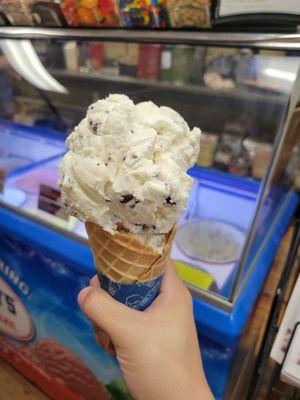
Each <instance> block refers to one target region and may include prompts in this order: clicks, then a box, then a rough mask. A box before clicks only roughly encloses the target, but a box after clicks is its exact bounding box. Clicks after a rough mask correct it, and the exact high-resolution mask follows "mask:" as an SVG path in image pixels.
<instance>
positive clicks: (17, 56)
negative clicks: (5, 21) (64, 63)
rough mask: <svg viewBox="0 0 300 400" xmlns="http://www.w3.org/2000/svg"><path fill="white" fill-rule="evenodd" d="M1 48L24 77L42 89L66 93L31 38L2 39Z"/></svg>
mask: <svg viewBox="0 0 300 400" xmlns="http://www.w3.org/2000/svg"><path fill="white" fill-rule="evenodd" d="M0 48H1V50H2V52H3V54H4V55H5V56H6V58H7V61H8V62H9V63H10V65H11V66H12V67H13V68H14V69H15V71H16V72H17V73H19V74H20V75H21V76H22V77H23V78H24V79H26V80H27V81H28V82H29V83H31V84H32V85H33V86H35V87H37V88H38V89H41V90H48V91H53V92H59V93H66V92H67V91H66V89H65V88H64V87H63V86H62V85H61V84H60V83H59V82H57V80H56V79H54V78H53V77H52V76H51V75H50V74H49V72H48V71H47V70H46V69H45V68H44V66H43V64H42V63H41V61H40V59H39V57H38V55H37V53H36V51H35V49H34V47H33V46H32V44H31V43H30V41H29V40H7V39H4V40H1V41H0Z"/></svg>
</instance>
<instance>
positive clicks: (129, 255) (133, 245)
mask: <svg viewBox="0 0 300 400" xmlns="http://www.w3.org/2000/svg"><path fill="white" fill-rule="evenodd" d="M85 227H86V231H87V234H88V237H89V242H90V246H91V249H92V252H93V255H94V263H95V266H96V268H97V270H98V271H99V272H100V273H102V274H104V275H106V276H107V277H108V278H109V279H110V280H112V281H114V282H119V283H123V284H134V283H143V282H147V281H150V280H153V279H156V278H158V277H159V276H161V275H162V274H163V272H164V271H165V268H166V258H167V256H168V253H169V252H170V249H171V246H172V241H173V238H174V235H175V231H176V229H175V226H174V227H173V229H172V230H171V231H170V232H169V234H168V238H167V241H166V244H165V247H164V250H163V253H162V254H159V253H158V252H157V251H155V250H154V249H153V248H152V247H151V246H148V245H147V244H144V243H142V242H140V241H139V240H138V239H136V237H134V236H132V235H130V234H126V233H115V234H114V235H111V234H110V233H108V232H106V231H105V230H104V229H102V228H101V227H100V226H98V225H95V224H93V223H91V222H86V224H85Z"/></svg>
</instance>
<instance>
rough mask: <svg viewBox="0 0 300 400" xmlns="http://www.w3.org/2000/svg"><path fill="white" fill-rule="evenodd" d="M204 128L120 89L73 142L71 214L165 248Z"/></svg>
mask: <svg viewBox="0 0 300 400" xmlns="http://www.w3.org/2000/svg"><path fill="white" fill-rule="evenodd" d="M199 142H200V130H199V128H193V129H192V130H190V129H189V127H188V125H187V123H186V122H185V121H184V119H183V118H182V117H181V116H180V115H179V114H178V113H177V112H176V111H174V110H172V109H171V108H169V107H158V106H156V105H155V104H153V103H152V102H143V103H139V104H134V103H133V102H132V100H130V99H129V98H128V97H127V96H125V95H119V94H112V95H110V96H108V97H107V98H106V99H104V100H99V101H97V102H96V103H94V104H92V105H91V106H90V107H89V108H88V111H87V115H86V117H85V118H84V119H83V120H82V121H81V122H80V124H79V125H78V126H77V127H76V128H75V129H74V131H73V132H72V133H71V134H70V136H69V137H68V139H67V141H66V143H67V146H68V148H69V151H68V153H67V154H66V155H65V156H64V158H63V160H62V162H61V165H60V180H59V185H60V187H61V190H62V201H63V203H64V204H65V205H66V206H67V209H68V212H69V214H71V215H74V216H76V217H78V218H79V219H80V220H81V221H90V222H94V223H95V224H97V225H100V226H101V227H102V228H103V229H105V230H106V231H108V232H110V233H111V234H113V233H115V232H116V231H118V230H127V231H129V232H131V233H132V234H134V235H136V236H137V238H138V239H140V240H141V241H143V242H145V243H148V244H149V245H151V246H152V247H153V248H154V249H156V250H157V251H159V252H162V249H163V246H164V243H165V237H166V234H167V233H168V232H169V231H170V230H171V229H172V227H173V225H174V224H175V222H176V221H177V219H178V217H179V214H180V213H181V212H182V211H183V210H184V208H185V206H186V202H187V199H188V196H189V192H190V189H191V186H192V179H191V178H190V177H189V176H188V175H187V174H186V170H187V169H188V168H190V167H192V166H193V165H194V163H195V161H196V159H197V157H198V153H199Z"/></svg>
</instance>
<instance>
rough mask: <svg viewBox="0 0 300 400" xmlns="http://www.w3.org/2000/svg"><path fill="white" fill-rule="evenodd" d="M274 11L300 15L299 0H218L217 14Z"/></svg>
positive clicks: (227, 14) (221, 15) (269, 12)
mask: <svg viewBox="0 0 300 400" xmlns="http://www.w3.org/2000/svg"><path fill="white" fill-rule="evenodd" d="M254 13H268V14H272V13H276V14H294V15H300V1H299V0H285V1H282V0H220V2H219V13H218V14H219V16H220V17H226V16H230V15H238V14H254Z"/></svg>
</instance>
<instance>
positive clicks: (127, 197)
mask: <svg viewBox="0 0 300 400" xmlns="http://www.w3.org/2000/svg"><path fill="white" fill-rule="evenodd" d="M133 199H134V196H133V195H132V194H124V195H123V196H122V197H121V200H120V203H122V204H126V203H129V202H130V201H131V200H133Z"/></svg>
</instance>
